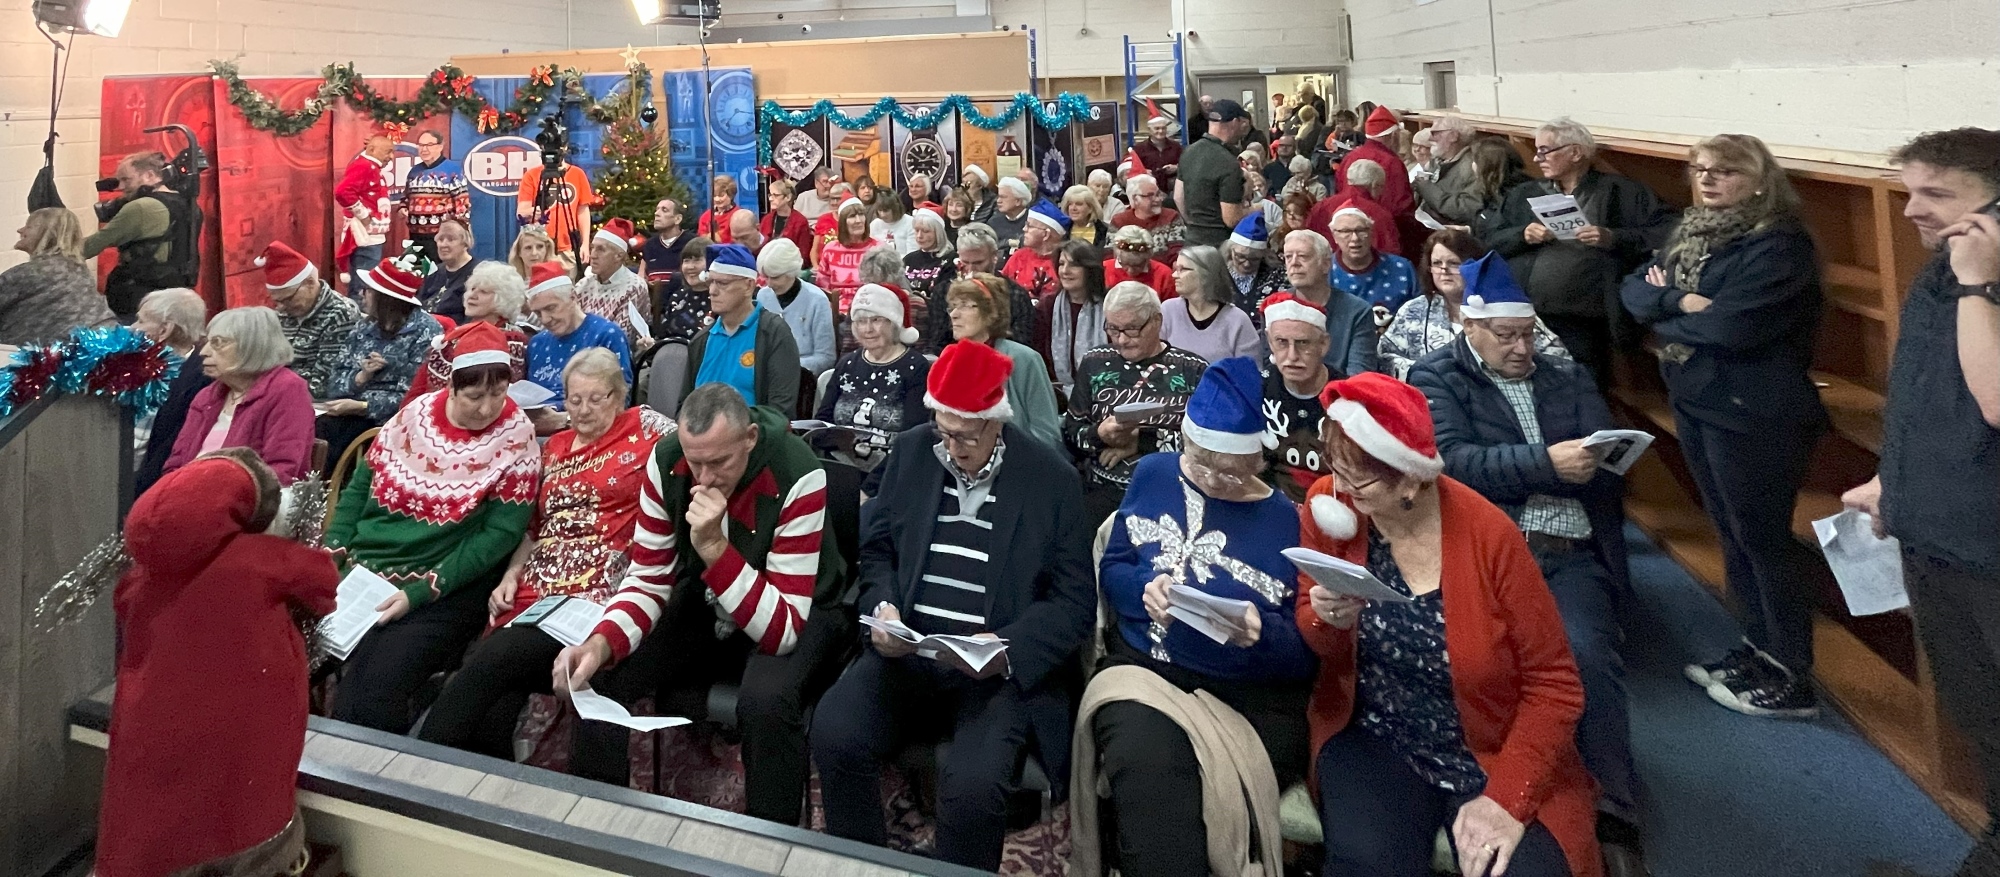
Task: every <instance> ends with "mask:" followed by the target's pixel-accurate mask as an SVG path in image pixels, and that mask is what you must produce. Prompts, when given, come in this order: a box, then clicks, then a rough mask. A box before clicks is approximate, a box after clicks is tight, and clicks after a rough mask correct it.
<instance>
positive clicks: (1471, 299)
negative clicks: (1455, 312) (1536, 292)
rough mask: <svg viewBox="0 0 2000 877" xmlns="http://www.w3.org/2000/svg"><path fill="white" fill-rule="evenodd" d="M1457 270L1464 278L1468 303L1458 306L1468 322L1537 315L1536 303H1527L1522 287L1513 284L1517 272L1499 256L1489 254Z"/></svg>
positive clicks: (1526, 294)
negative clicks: (1510, 268) (1509, 267)
mask: <svg viewBox="0 0 2000 877" xmlns="http://www.w3.org/2000/svg"><path fill="white" fill-rule="evenodd" d="M1458 270H1459V273H1460V274H1463V275H1464V276H1465V304H1463V305H1462V306H1460V307H1459V313H1461V314H1462V315H1464V317H1465V318H1466V319H1468V320H1488V319H1493V318H1495V317H1532V316H1534V315H1535V305H1534V303H1533V302H1531V301H1529V300H1528V293H1527V292H1526V291H1525V290H1523V289H1521V284H1519V283H1515V282H1514V272H1513V271H1511V270H1509V269H1508V267H1507V260H1506V259H1503V258H1501V257H1500V254H1499V253H1487V254H1486V255H1484V256H1480V257H1479V258H1477V259H1474V260H1472V261H1470V262H1467V263H1465V264H1464V265H1463V266H1461V267H1460V268H1459V269H1458Z"/></svg>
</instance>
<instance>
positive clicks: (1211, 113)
mask: <svg viewBox="0 0 2000 877" xmlns="http://www.w3.org/2000/svg"><path fill="white" fill-rule="evenodd" d="M1248 118H1250V114H1249V113H1246V112H1244V111H1243V105H1242V104H1239V103H1237V102H1235V101H1233V100H1229V99H1228V98H1222V99H1220V100H1217V101H1216V102H1215V103H1214V104H1212V105H1210V106H1209V108H1208V120H1209V121H1211V122H1234V121H1236V120H1237V119H1248Z"/></svg>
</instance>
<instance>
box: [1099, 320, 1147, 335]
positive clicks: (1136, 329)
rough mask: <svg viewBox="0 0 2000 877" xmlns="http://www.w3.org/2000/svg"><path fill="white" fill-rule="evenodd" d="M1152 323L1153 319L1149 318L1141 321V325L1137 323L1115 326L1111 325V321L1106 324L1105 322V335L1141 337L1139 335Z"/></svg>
mask: <svg viewBox="0 0 2000 877" xmlns="http://www.w3.org/2000/svg"><path fill="white" fill-rule="evenodd" d="M1151 325H1153V321H1152V320H1151V319H1148V320H1146V322H1143V323H1140V324H1139V325H1137V326H1113V325H1111V324H1110V323H1105V324H1104V337H1106V338H1137V337H1139V335H1140V334H1141V333H1143V332H1145V331H1146V327H1147V326H1151Z"/></svg>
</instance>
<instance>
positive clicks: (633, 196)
mask: <svg viewBox="0 0 2000 877" xmlns="http://www.w3.org/2000/svg"><path fill="white" fill-rule="evenodd" d="M625 69H626V74H627V76H628V77H629V81H628V82H627V83H626V84H625V85H623V86H621V87H620V88H618V89H614V90H613V91H612V92H611V94H609V95H607V96H606V97H605V98H604V99H603V100H601V101H599V102H598V103H597V104H596V105H595V106H592V107H591V108H590V110H589V115H590V117H591V119H592V120H593V121H597V122H602V123H604V145H603V151H604V158H605V160H606V163H607V167H606V170H605V172H604V174H603V176H602V177H600V178H599V179H598V180H597V183H596V186H597V194H598V195H599V196H600V197H602V198H603V199H604V206H603V207H602V208H601V209H599V210H598V211H597V212H596V216H597V218H598V219H600V220H604V219H610V218H611V217H614V216H622V217H624V218H626V219H628V220H631V222H632V225H633V227H634V228H638V229H641V230H649V229H651V228H652V227H653V209H654V208H655V207H656V206H658V205H659V203H660V200H661V199H663V198H672V199H674V200H675V201H677V202H680V204H681V205H683V208H685V207H686V205H687V204H688V188H687V184H685V183H683V182H681V180H680V179H679V178H678V177H675V176H674V164H673V160H672V159H671V158H670V157H669V154H670V151H671V150H670V143H669V142H668V139H667V131H666V129H665V128H664V127H661V126H659V125H658V124H657V123H658V121H659V112H658V111H657V110H655V109H653V107H651V106H650V105H648V104H647V101H646V98H647V97H650V96H651V93H652V74H651V72H649V71H648V70H647V69H646V65H645V64H642V63H639V62H638V61H637V60H631V61H628V62H627V63H626V66H625Z"/></svg>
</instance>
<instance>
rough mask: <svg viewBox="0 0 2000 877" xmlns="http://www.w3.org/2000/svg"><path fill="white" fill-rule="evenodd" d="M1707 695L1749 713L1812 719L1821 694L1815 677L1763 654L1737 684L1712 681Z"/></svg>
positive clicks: (1766, 716)
mask: <svg viewBox="0 0 2000 877" xmlns="http://www.w3.org/2000/svg"><path fill="white" fill-rule="evenodd" d="M1708 697H1709V699H1710V700H1713V701H1715V702H1716V703H1719V704H1722V705H1723V706H1725V707H1728V708H1730V709H1732V710H1735V711H1737V712H1739V713H1742V714H1744V715H1746V716H1759V717H1762V718H1779V719H1810V718H1812V717H1814V716H1817V715H1819V695H1818V694H1816V693H1815V692H1814V691H1813V684H1812V680H1810V679H1805V678H1802V677H1800V676H1798V675H1797V674H1794V673H1793V672H1792V671H1790V670H1788V669H1786V668H1785V667H1784V666H1782V665H1780V664H1779V663H1777V662H1776V661H1773V660H1771V659H1770V658H1766V657H1762V656H1758V660H1756V661H1755V662H1754V663H1752V664H1751V665H1750V667H1749V670H1748V673H1747V675H1746V676H1744V677H1742V678H1739V679H1738V680H1736V684H1734V685H1730V684H1726V683H1722V682H1716V683H1711V684H1710V685H1709V686H1708Z"/></svg>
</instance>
